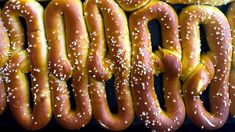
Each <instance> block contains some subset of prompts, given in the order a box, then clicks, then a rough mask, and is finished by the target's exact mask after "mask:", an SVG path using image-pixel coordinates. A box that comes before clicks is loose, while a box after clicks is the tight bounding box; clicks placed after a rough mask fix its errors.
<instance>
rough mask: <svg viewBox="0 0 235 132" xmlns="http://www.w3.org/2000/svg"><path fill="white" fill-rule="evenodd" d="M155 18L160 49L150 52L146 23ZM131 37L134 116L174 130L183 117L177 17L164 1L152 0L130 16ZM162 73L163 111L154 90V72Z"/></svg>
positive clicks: (155, 73) (149, 123) (166, 129)
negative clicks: (159, 33)
mask: <svg viewBox="0 0 235 132" xmlns="http://www.w3.org/2000/svg"><path fill="white" fill-rule="evenodd" d="M153 19H157V20H158V21H159V23H160V25H161V31H162V40H163V44H162V48H161V47H159V50H157V51H155V52H154V53H153V52H152V47H151V39H150V33H149V30H148V22H149V21H151V20H153ZM129 25H130V31H131V33H132V34H131V38H132V39H131V40H132V70H131V87H132V91H133V98H134V104H135V108H136V112H137V115H138V116H139V118H140V119H141V120H142V121H144V122H145V125H146V126H147V127H150V128H151V129H152V130H156V131H175V130H176V129H178V128H179V127H180V126H181V124H182V123H183V121H184V118H185V107H184V102H183V99H182V97H181V93H180V87H181V85H180V73H181V63H180V59H181V46H180V41H179V35H178V34H179V31H178V17H177V15H176V13H175V11H174V9H173V8H171V7H170V6H169V5H167V4H166V3H164V2H160V1H157V0H152V1H151V2H150V3H148V4H147V5H146V6H145V7H143V8H141V9H139V10H137V11H136V12H134V13H132V14H131V16H130V21H129ZM161 73H163V87H164V89H163V91H164V97H165V106H166V111H164V110H163V109H162V108H161V107H160V104H159V101H158V99H157V95H156V93H155V91H154V75H156V76H158V75H159V74H161Z"/></svg>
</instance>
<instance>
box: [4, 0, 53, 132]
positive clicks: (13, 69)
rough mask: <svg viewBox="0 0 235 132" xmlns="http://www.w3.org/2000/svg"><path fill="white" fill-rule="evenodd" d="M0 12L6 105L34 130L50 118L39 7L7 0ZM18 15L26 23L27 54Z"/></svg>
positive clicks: (29, 1) (21, 0)
mask: <svg viewBox="0 0 235 132" xmlns="http://www.w3.org/2000/svg"><path fill="white" fill-rule="evenodd" d="M3 12H4V13H3V16H2V18H3V22H4V23H5V26H6V27H7V29H8V33H9V37H10V41H11V45H10V46H11V58H10V60H9V61H8V63H7V64H6V77H5V78H6V86H7V87H8V89H9V105H10V109H11V111H12V114H13V116H14V117H15V119H16V120H17V122H18V123H19V124H21V125H22V126H23V127H24V128H26V129H30V130H37V129H40V128H42V127H44V126H45V125H46V124H47V123H48V122H49V121H50V118H51V103H50V91H49V85H48V70H47V67H48V66H47V45H46V39H45V34H44V25H43V8H42V7H41V5H40V4H39V3H37V2H36V1H34V0H18V1H8V2H7V3H6V5H5V6H4V9H3ZM19 17H23V18H24V19H25V20H26V23H27V37H28V44H27V45H28V48H27V52H28V55H27V53H26V50H25V49H24V47H23V46H24V44H25V43H24V39H25V37H24V32H23V28H22V25H21V24H20V20H19ZM16 40H17V41H16ZM26 60H28V62H25V61H26ZM22 65H24V66H22ZM20 66H22V67H20ZM27 72H30V73H31V85H32V88H31V92H32V95H33V99H34V100H33V103H34V107H33V109H31V107H30V105H29V104H30V102H29V84H28V81H27V78H26V75H25V73H27Z"/></svg>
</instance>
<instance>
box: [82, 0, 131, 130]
mask: <svg viewBox="0 0 235 132" xmlns="http://www.w3.org/2000/svg"><path fill="white" fill-rule="evenodd" d="M84 6H85V7H84V10H85V19H86V23H87V27H88V31H89V35H90V40H91V44H90V53H89V59H88V67H89V75H90V80H89V84H90V87H89V89H90V96H91V102H92V106H93V112H94V117H95V119H96V120H97V121H98V123H99V124H100V125H101V126H103V127H105V128H107V129H109V130H115V131H118V130H124V129H126V128H127V127H128V126H129V125H130V124H131V123H132V120H133V118H134V110H133V105H132V98H131V97H132V96H131V91H130V87H129V74H130V59H131V47H130V39H129V30H128V26H127V19H126V16H125V14H124V12H123V10H121V8H120V7H119V6H118V5H117V3H115V2H114V1H113V0H86V1H85V5H84ZM105 39H106V41H105ZM106 43H107V46H106ZM112 74H114V76H115V87H116V100H117V104H118V112H117V113H115V114H114V113H111V111H110V109H109V106H108V103H107V99H106V92H105V85H104V82H105V81H107V80H109V79H110V78H111V76H112Z"/></svg>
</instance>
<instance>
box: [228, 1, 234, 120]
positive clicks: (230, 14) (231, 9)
mask: <svg viewBox="0 0 235 132" xmlns="http://www.w3.org/2000/svg"><path fill="white" fill-rule="evenodd" d="M234 15H235V3H233V4H232V5H231V6H230V7H229V10H228V13H227V18H228V21H229V23H230V26H231V31H232V32H231V33H232V38H233V41H232V44H233V46H235V39H234V38H235V32H234V29H235V17H234ZM229 82H230V87H229V95H230V99H231V105H230V114H231V116H233V117H234V118H235V52H234V49H233V58H232V67H231V71H230V81H229Z"/></svg>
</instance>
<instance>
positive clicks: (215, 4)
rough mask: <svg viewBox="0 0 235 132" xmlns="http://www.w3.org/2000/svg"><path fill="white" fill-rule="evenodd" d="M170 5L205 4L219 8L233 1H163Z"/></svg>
mask: <svg viewBox="0 0 235 132" xmlns="http://www.w3.org/2000/svg"><path fill="white" fill-rule="evenodd" d="M164 1H166V2H168V3H171V4H205V5H213V6H221V5H225V4H228V3H229V2H232V1H234V0H164Z"/></svg>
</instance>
